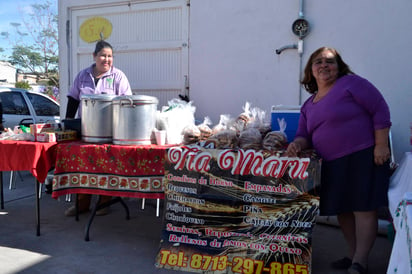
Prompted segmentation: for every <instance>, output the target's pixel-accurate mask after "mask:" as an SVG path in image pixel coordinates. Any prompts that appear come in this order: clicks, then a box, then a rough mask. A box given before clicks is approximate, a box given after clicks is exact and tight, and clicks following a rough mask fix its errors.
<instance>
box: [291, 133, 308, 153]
mask: <svg viewBox="0 0 412 274" xmlns="http://www.w3.org/2000/svg"><path fill="white" fill-rule="evenodd" d="M307 146H308V145H307V141H306V139H304V138H302V137H297V138H296V139H295V140H294V141H293V142H291V143H290V144H289V145H288V148H287V149H286V154H287V156H288V157H297V156H298V154H299V153H300V152H301V151H302V150H304V149H306V148H307Z"/></svg>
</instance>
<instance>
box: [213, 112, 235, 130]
mask: <svg viewBox="0 0 412 274" xmlns="http://www.w3.org/2000/svg"><path fill="white" fill-rule="evenodd" d="M230 120H231V118H230V115H229V114H222V115H220V120H219V123H218V124H217V125H215V126H214V127H213V129H212V134H213V135H214V134H216V133H218V132H220V131H222V130H226V129H228V125H229V123H230Z"/></svg>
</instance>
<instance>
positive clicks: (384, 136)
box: [373, 128, 391, 165]
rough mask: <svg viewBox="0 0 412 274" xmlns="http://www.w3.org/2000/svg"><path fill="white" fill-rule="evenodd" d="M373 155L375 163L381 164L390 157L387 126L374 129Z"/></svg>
mask: <svg viewBox="0 0 412 274" xmlns="http://www.w3.org/2000/svg"><path fill="white" fill-rule="evenodd" d="M373 156H374V161H375V164H376V165H383V163H385V162H386V161H387V160H388V159H389V158H390V157H391V152H390V150H389V128H383V129H377V130H375V149H374V150H373Z"/></svg>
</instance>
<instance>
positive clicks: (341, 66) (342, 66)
mask: <svg viewBox="0 0 412 274" xmlns="http://www.w3.org/2000/svg"><path fill="white" fill-rule="evenodd" d="M325 50H327V51H330V52H332V53H333V55H334V56H335V59H336V63H337V64H338V78H339V77H341V76H343V75H347V74H354V73H353V72H352V71H351V69H350V68H349V66H348V65H347V64H346V63H345V62H344V61H343V59H342V57H341V55H340V54H339V52H338V51H337V50H336V49H334V48H329V47H321V48H318V49H317V50H315V51H314V52H313V53H312V54H311V55H310V57H309V60H308V62H307V63H306V66H305V70H304V75H303V79H302V81H301V82H300V83H301V84H302V85H303V87H304V88H305V89H306V90H307V91H308V92H309V93H311V94H313V93H315V92H317V91H318V84H317V83H316V79H315V77H313V74H312V63H313V59H315V57H316V56H318V55H319V54H320V53H321V52H322V51H325Z"/></svg>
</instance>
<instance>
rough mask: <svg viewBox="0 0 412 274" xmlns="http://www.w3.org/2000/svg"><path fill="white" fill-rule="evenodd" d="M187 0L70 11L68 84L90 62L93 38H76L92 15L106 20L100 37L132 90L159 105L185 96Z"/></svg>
mask: <svg viewBox="0 0 412 274" xmlns="http://www.w3.org/2000/svg"><path fill="white" fill-rule="evenodd" d="M187 2H188V1H187V0H171V1H158V2H134V3H129V4H122V5H119V4H115V5H110V6H109V5H106V6H105V5H102V6H94V7H88V8H85V6H83V7H82V8H81V9H80V8H79V9H78V10H72V13H71V15H72V16H71V40H72V43H71V56H75V58H73V60H70V61H71V65H70V67H71V73H70V78H71V79H70V83H72V82H73V77H75V75H76V74H77V73H78V72H79V71H80V70H81V69H83V68H85V67H87V66H90V65H91V64H92V62H93V57H92V52H93V51H94V46H95V42H87V41H84V40H83V39H81V38H80V35H79V30H80V27H81V26H82V24H83V23H84V22H85V21H87V20H90V19H92V18H95V17H102V18H104V19H105V20H107V21H108V22H110V24H111V27H112V32H111V34H110V35H109V36H108V37H107V38H105V40H106V41H108V42H109V43H110V44H111V45H112V46H113V49H114V65H115V66H116V67H118V68H119V69H121V70H122V71H124V72H125V74H126V75H127V77H128V79H129V81H130V85H131V87H132V90H133V93H134V94H144V95H150V96H155V97H157V98H158V99H159V108H160V107H161V106H165V105H167V102H168V101H169V100H170V99H172V98H178V95H179V94H182V95H188V71H189V69H188V66H189V65H188V64H189V60H188V35H189V34H188V33H189V31H188V24H189V6H188V4H187Z"/></svg>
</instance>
